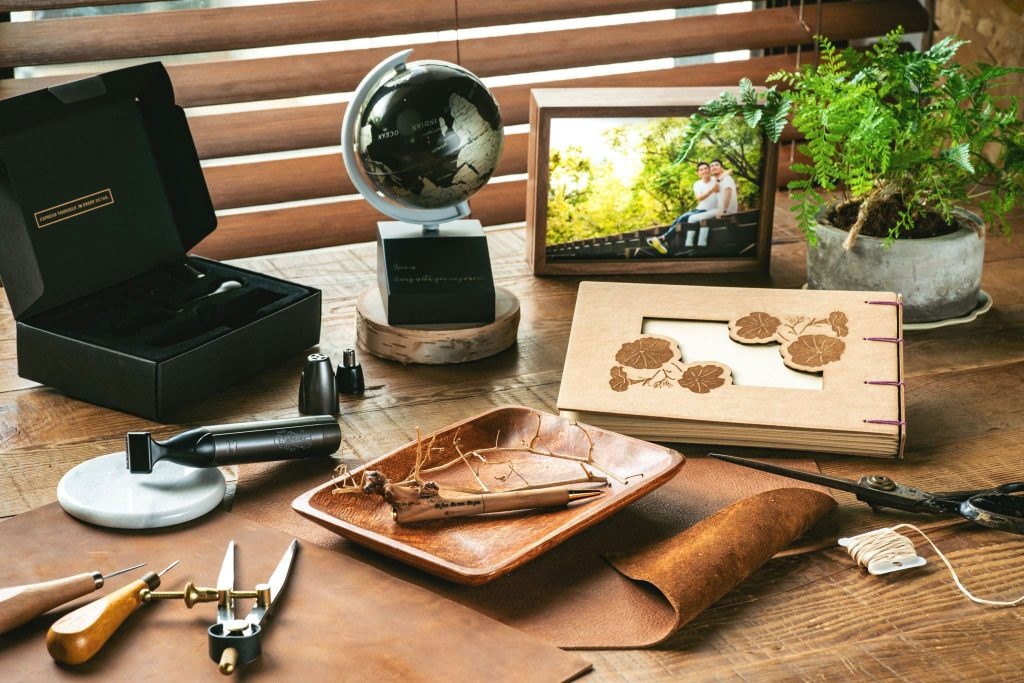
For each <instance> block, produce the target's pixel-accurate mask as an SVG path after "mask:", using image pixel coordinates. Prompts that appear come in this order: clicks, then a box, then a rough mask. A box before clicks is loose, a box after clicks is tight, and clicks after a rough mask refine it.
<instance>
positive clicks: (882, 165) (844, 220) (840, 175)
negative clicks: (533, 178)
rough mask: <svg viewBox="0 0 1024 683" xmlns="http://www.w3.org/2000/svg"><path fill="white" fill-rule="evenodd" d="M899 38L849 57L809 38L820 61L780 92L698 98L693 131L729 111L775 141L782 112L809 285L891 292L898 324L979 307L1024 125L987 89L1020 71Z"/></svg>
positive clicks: (1004, 226)
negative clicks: (795, 148)
mask: <svg viewBox="0 0 1024 683" xmlns="http://www.w3.org/2000/svg"><path fill="white" fill-rule="evenodd" d="M901 38H902V30H900V29H897V30H895V31H893V32H891V33H889V34H888V35H887V36H885V37H884V38H883V39H882V40H880V41H879V42H878V43H877V44H876V45H874V46H873V47H872V48H870V49H868V50H866V51H864V52H859V51H856V50H853V49H846V50H842V51H840V50H838V49H836V48H835V47H834V46H833V45H832V43H831V42H830V41H829V40H828V39H826V38H821V37H819V38H818V39H817V40H818V42H819V44H820V46H821V51H820V59H819V61H818V64H817V65H816V66H813V65H807V66H805V67H803V69H802V70H800V71H795V72H788V71H782V72H779V73H776V74H774V75H773V76H771V77H770V80H773V81H778V82H780V83H782V84H784V85H785V86H786V89H785V90H782V91H776V90H775V88H774V87H773V88H770V89H769V90H768V91H764V92H761V93H756V92H754V89H753V88H752V87H751V86H749V83H748V84H746V86H744V87H741V94H740V97H739V98H736V97H733V96H731V95H728V94H726V95H723V96H722V97H720V98H719V99H718V100H715V101H714V102H712V103H709V104H708V105H706V106H705V107H704V108H703V109H702V113H701V114H700V115H697V116H694V117H693V119H691V130H690V133H691V135H696V136H699V135H700V134H702V129H703V128H704V126H708V127H712V126H714V125H716V124H717V122H719V121H721V120H722V119H723V118H725V117H730V116H736V115H737V114H739V115H742V116H743V118H744V120H746V121H747V123H748V124H749V125H759V126H762V127H763V128H764V130H765V131H766V133H767V134H768V135H769V136H770V137H772V138H773V139H775V140H777V139H778V136H779V133H780V132H781V126H780V122H782V121H784V120H785V118H786V116H787V115H791V116H792V122H793V125H794V127H795V128H796V129H797V130H799V131H800V132H801V133H802V134H803V136H804V138H805V142H804V143H803V144H802V145H801V146H800V147H799V149H800V151H801V152H803V153H804V154H805V155H806V156H807V157H808V161H807V163H797V164H794V165H793V167H792V168H793V170H795V171H796V172H798V173H799V174H801V175H802V177H801V178H799V179H797V180H794V181H792V182H791V183H790V185H789V187H790V190H792V197H793V211H794V213H795V214H796V218H797V223H798V225H799V226H800V228H801V229H802V230H803V232H804V234H805V235H806V236H807V239H808V242H809V248H808V256H807V262H808V284H809V286H810V287H812V288H815V289H847V290H886V291H896V292H901V293H902V294H903V295H904V319H905V320H906V321H907V322H927V321H935V320H942V319H947V318H952V317H956V316H962V315H964V314H966V313H968V312H969V311H971V310H972V309H973V308H974V307H975V306H976V305H977V304H978V294H979V289H980V284H981V268H982V262H983V260H984V238H985V232H986V224H987V225H988V227H989V228H990V229H993V230H996V231H999V232H1001V233H1004V234H1009V232H1010V226H1009V224H1008V223H1007V222H1006V214H1007V213H1008V212H1009V211H1010V210H1012V209H1013V207H1014V206H1015V205H1016V203H1017V202H1018V200H1019V199H1020V198H1021V196H1022V193H1024V125H1022V123H1021V121H1020V119H1019V118H1018V100H1017V98H1015V97H1010V96H1001V95H998V94H996V93H995V92H993V89H994V88H995V87H996V86H998V85H999V84H1000V83H1001V82H1002V81H1003V79H1004V78H1005V77H1006V76H1007V75H1009V74H1011V73H1017V72H1021V71H1022V69H1020V68H1015V67H1001V66H993V65H988V64H980V63H979V64H977V65H975V66H973V67H965V66H962V65H960V64H957V63H955V62H953V61H952V60H953V56H954V55H955V54H956V52H957V50H958V49H959V48H960V46H962V45H963V44H964V42H965V41H962V40H959V39H956V38H954V37H949V38H946V39H944V40H942V41H940V42H938V43H936V44H935V45H934V46H933V47H931V48H930V49H929V50H927V51H924V52H918V51H904V50H902V49H901V48H900V41H901ZM745 91H748V92H750V93H751V94H749V95H746V96H744V94H743V93H744V92H745ZM965 206H972V207H975V208H977V210H978V211H979V212H980V213H981V216H982V217H979V216H977V215H975V214H974V213H972V212H970V211H968V210H967V209H966V208H964V207H965Z"/></svg>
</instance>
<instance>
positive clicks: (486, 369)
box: [0, 193, 1024, 681]
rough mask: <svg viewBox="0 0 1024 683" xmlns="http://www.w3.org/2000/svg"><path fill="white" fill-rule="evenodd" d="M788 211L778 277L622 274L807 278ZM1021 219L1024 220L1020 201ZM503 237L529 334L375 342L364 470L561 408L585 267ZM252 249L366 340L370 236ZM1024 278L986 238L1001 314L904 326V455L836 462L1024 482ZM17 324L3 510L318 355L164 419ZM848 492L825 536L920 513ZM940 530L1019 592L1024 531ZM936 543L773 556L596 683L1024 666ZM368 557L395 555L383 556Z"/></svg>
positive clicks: (6, 393)
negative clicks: (876, 506)
mask: <svg viewBox="0 0 1024 683" xmlns="http://www.w3.org/2000/svg"><path fill="white" fill-rule="evenodd" d="M788 207H789V199H788V197H787V196H786V195H785V194H784V193H780V194H779V195H777V197H776V209H775V229H774V233H773V242H774V244H773V248H772V263H771V271H770V274H768V275H764V276H759V275H753V274H746V275H721V274H704V275H675V276H654V275H644V276H635V277H618V278H612V279H617V280H622V279H627V280H631V281H643V282H655V283H684V284H698V285H715V284H718V285H730V286H761V287H765V286H771V287H786V288H794V287H799V286H800V285H802V284H803V283H804V281H805V280H806V276H805V265H804V263H805V261H804V259H805V251H806V248H807V247H806V244H805V243H804V241H803V239H802V238H801V237H800V236H799V232H798V231H797V229H796V227H795V224H794V221H793V218H792V215H791V214H790V213H789V211H788ZM1010 220H1011V222H1013V223H1015V224H1019V223H1020V222H1021V221H1022V220H1024V213H1021V212H1018V213H1016V214H1014V215H1013V216H1011V218H1010ZM488 242H489V247H490V252H491V259H492V267H493V271H494V276H495V280H496V282H497V284H499V285H500V286H503V287H507V288H508V289H510V290H511V291H513V292H514V293H515V294H516V296H517V297H519V299H520V301H521V302H522V314H523V315H522V321H521V323H520V331H519V339H518V343H517V345H516V347H515V348H514V350H509V351H508V352H505V353H502V354H499V355H497V356H494V357H492V358H488V359H485V360H482V361H478V362H476V363H470V364H467V365H462V366H448V367H437V368H433V367H416V368H412V367H407V366H403V365H401V364H399V363H394V362H390V361H383V360H379V359H375V358H372V357H367V356H363V357H361V358H360V362H361V363H362V365H363V367H364V371H365V374H366V383H367V386H368V390H367V393H366V395H365V396H364V397H362V398H352V397H345V398H343V399H342V413H343V416H344V417H343V425H344V428H343V435H344V442H343V444H342V450H341V454H342V457H343V459H344V461H345V462H347V463H349V464H351V465H353V466H356V465H359V464H362V463H365V462H368V461H369V460H372V459H373V458H376V457H379V456H380V455H382V454H384V453H387V452H389V451H390V450H392V449H393V448H395V447H397V446H399V445H401V444H403V443H406V442H408V441H410V440H412V439H413V438H415V432H414V428H415V427H416V426H419V427H421V429H423V431H425V432H426V431H430V430H433V429H437V428H440V427H443V426H445V425H447V424H450V423H452V422H455V421H457V420H460V419H464V418H465V417H467V416H470V415H474V414H476V413H480V412H483V411H485V410H487V409H488V408H490V407H494V406H499V405H508V404H522V405H527V406H531V407H534V408H537V409H539V410H545V411H549V412H550V411H552V410H553V408H554V401H555V397H556V396H557V393H558V384H559V379H560V376H561V370H562V363H563V360H564V353H565V348H566V344H567V342H568V336H569V326H570V321H571V316H572V311H573V307H574V303H575V296H576V287H577V285H578V283H579V281H580V278H575V277H549V278H536V277H533V276H531V275H530V274H529V273H528V270H527V265H526V260H525V254H526V245H525V240H524V236H523V231H522V229H497V230H490V231H489V232H488ZM239 265H241V266H242V267H246V268H251V269H253V270H256V271H260V272H265V273H268V274H271V275H275V276H278V277H284V278H288V279H293V280H296V281H299V282H302V283H303V284H307V285H310V286H315V287H319V288H321V289H322V290H323V292H324V304H323V333H322V335H321V344H320V350H321V351H322V352H324V353H327V354H329V355H331V356H332V357H337V358H340V356H341V352H342V350H343V349H345V348H350V347H352V346H353V344H354V340H355V300H356V297H357V296H358V294H359V293H360V292H361V291H363V290H364V289H366V288H367V287H369V286H371V285H372V284H373V283H374V281H375V269H376V259H375V252H374V247H373V245H369V244H361V245H351V246H346V247H335V248H330V249H322V250H315V251H306V252H296V253H288V254H279V255H274V256H260V257H254V258H248V259H244V260H242V261H240V262H239ZM588 279H595V278H588ZM1022 283H1024V244H1022V243H1021V241H1020V240H1019V239H1015V240H1013V241H1012V242H1007V241H1006V240H1002V239H989V241H988V245H987V248H986V264H985V272H984V276H983V280H982V287H983V289H985V290H986V291H988V292H989V293H990V294H992V296H993V298H994V300H995V306H994V308H993V310H992V311H990V312H989V313H987V314H986V315H984V316H982V317H981V318H979V319H978V320H977V321H976V322H974V323H971V324H969V325H963V326H957V327H948V328H944V329H938V330H928V331H917V332H915V331H908V332H906V333H905V336H906V339H907V342H906V376H907V378H908V380H907V381H908V387H907V408H908V411H909V413H910V415H909V421H910V424H909V437H908V443H907V451H906V455H905V459H904V460H903V461H902V462H898V463H897V462H888V461H886V462H882V461H870V462H867V461H865V460H863V459H856V458H844V457H828V456H825V457H822V458H820V459H819V463H820V465H821V467H822V469H823V470H824V471H826V472H828V473H831V474H836V475H840V476H848V477H859V476H861V475H863V474H872V473H875V472H877V473H879V474H888V475H890V476H892V477H894V478H896V479H897V480H898V481H902V482H905V483H909V484H912V485H917V486H921V487H923V488H926V489H929V490H933V491H937V490H944V489H955V488H967V487H981V486H991V485H993V484H996V483H1002V482H1005V481H1011V480H1019V479H1020V476H1021V471H1022V469H1024V456H1022V454H1021V450H1020V446H1019V444H1020V443H1021V441H1024V392H1022V391H1021V385H1020V382H1021V381H1022V378H1024V284H1022ZM14 330H15V327H14V323H13V321H12V319H11V317H10V313H9V308H8V307H7V304H6V302H3V303H0V516H10V515H14V514H18V513H20V512H23V511H25V510H28V509H30V508H32V507H35V506H38V505H42V504H45V503H49V502H52V501H53V500H55V489H56V485H57V481H58V480H59V478H60V476H61V475H62V474H63V473H64V472H66V471H67V470H68V469H70V468H71V467H72V466H73V465H75V464H76V463H78V462H81V461H83V460H85V459H87V458H90V457H94V456H97V455H101V454H103V453H109V452H113V451H117V450H119V449H120V448H122V447H123V446H122V444H123V440H124V434H125V432H126V431H129V430H142V431H153V432H154V435H155V436H156V437H158V438H163V437H166V436H168V435H170V434H172V433H175V432H176V431H179V430H181V429H183V428H185V427H186V426H192V425H197V424H204V423H211V422H236V421H244V420H251V419H272V418H280V417H287V416H292V415H294V414H295V410H296V406H295V385H296V382H297V379H298V373H299V370H300V369H301V367H302V363H303V361H304V360H305V356H304V355H303V354H299V355H296V356H295V357H294V358H290V359H285V360H283V361H282V362H281V364H280V365H278V366H277V367H274V368H271V369H269V370H267V371H265V372H262V373H260V374H259V375H257V376H255V377H253V378H251V379H249V380H247V381H245V382H242V383H241V384H239V385H237V386H235V387H232V388H230V389H227V390H225V391H222V392H220V393H218V394H217V395H215V396H212V397H210V398H207V399H204V400H203V401H200V402H198V403H197V404H196V405H194V406H192V407H191V408H189V409H188V410H186V411H185V412H183V413H182V414H181V416H180V417H178V420H179V423H178V424H175V425H158V424H155V423H152V422H148V421H146V420H143V419H141V418H136V417H132V416H129V415H125V414H123V413H117V412H114V411H111V410H106V409H103V408H99V407H96V406H91V405H88V404H85V403H81V402H79V401H75V400H72V399H68V398H66V397H64V396H62V395H61V394H60V393H59V392H57V391H55V390H53V389H50V388H45V387H38V386H34V385H32V384H31V383H28V382H25V381H23V380H20V379H18V378H17V372H16V360H15V354H14V333H15V332H14ZM710 446H711V445H710V444H709V447H710ZM741 454H742V453H741ZM746 454H747V455H756V453H755V452H747V453H746ZM284 475H288V476H284ZM240 478H241V481H242V483H243V484H244V486H245V487H246V488H247V489H248V490H249V491H250V492H252V495H250V496H249V497H248V499H243V500H236V503H235V505H236V511H237V512H238V513H240V514H246V512H247V511H251V510H252V509H254V508H258V507H262V506H264V505H265V500H268V499H273V500H280V501H283V502H285V501H289V500H291V499H292V498H294V497H295V496H297V495H299V494H300V493H302V492H303V491H306V490H308V489H309V488H311V487H312V486H315V485H317V484H319V483H325V482H326V476H325V475H324V473H323V472H322V471H321V469H320V468H315V467H313V466H312V464H310V463H305V464H303V463H292V464H291V465H288V467H287V468H285V467H283V466H282V465H280V464H267V465H251V466H243V467H242V468H241V474H240ZM837 498H838V499H839V502H840V505H839V508H838V509H837V510H836V511H835V512H834V513H832V514H831V515H830V516H829V517H827V518H826V520H825V522H826V524H825V526H824V527H823V528H816V529H812V532H811V533H812V534H817V536H815V538H819V539H821V540H822V541H823V542H827V541H830V540H831V539H834V538H835V537H836V536H837V535H839V534H841V533H847V532H856V531H862V530H866V529H868V528H876V527H878V526H880V525H883V524H886V525H888V524H893V523H895V522H897V521H907V520H912V521H918V522H919V521H924V520H922V519H916V520H914V519H913V516H910V515H901V514H898V513H883V514H876V513H873V512H872V511H871V510H870V508H868V507H867V506H866V505H864V504H862V503H859V502H856V501H855V500H853V498H852V496H850V495H849V494H842V493H840V494H837ZM283 505H284V506H283V507H282V508H281V510H280V513H279V515H278V516H277V517H276V522H275V525H279V526H287V527H288V528H289V530H290V531H293V532H295V533H298V534H299V535H300V536H301V537H302V538H303V539H306V540H309V541H311V542H314V543H318V544H321V545H324V546H328V547H333V546H332V544H336V543H337V542H338V539H337V537H336V536H335V535H334V534H333V533H331V532H329V531H326V530H324V529H321V528H320V527H318V526H317V525H315V524H313V523H312V522H309V521H307V520H304V519H301V518H298V517H297V516H296V515H294V514H292V513H290V512H289V511H287V510H286V509H285V507H286V505H285V504H284V503H283ZM929 519H930V518H929ZM934 537H935V540H936V542H937V543H939V545H940V547H942V548H943V550H944V551H948V552H949V554H950V557H951V559H952V561H953V562H954V563H955V564H956V566H957V567H958V568H959V569H961V570H962V571H965V575H964V580H965V582H966V583H967V585H968V587H969V588H971V589H972V590H977V591H978V592H979V593H983V594H985V595H987V596H993V597H1003V598H1010V597H1015V596H1016V595H1019V594H1020V593H1021V592H1022V589H1021V587H1020V586H1021V584H1020V581H1021V579H1020V567H1021V562H1022V560H1024V547H1022V543H1021V539H1020V537H1018V536H1013V535H1010V534H1005V533H1000V532H996V531H989V530H983V529H974V528H970V527H966V528H965V527H958V528H952V529H948V530H943V531H939V532H936V533H935V534H934ZM922 554H923V555H926V556H927V557H928V559H929V565H928V566H926V567H925V568H923V569H921V570H918V571H916V572H914V573H905V574H902V575H894V576H890V577H887V578H881V577H872V576H870V575H868V574H866V573H864V572H863V570H861V569H859V568H857V567H855V566H854V565H853V564H852V562H851V561H850V559H849V558H848V557H847V556H846V555H845V554H844V553H842V552H841V551H839V550H838V549H831V550H823V551H820V552H815V553H811V554H809V555H803V556H797V557H788V558H784V559H778V560H773V561H771V562H769V563H768V564H767V565H766V566H765V567H764V568H763V569H762V570H761V571H759V572H758V573H756V574H754V575H753V576H752V577H751V578H750V579H749V580H747V581H746V582H744V583H743V584H741V585H740V586H739V587H738V588H736V589H735V590H733V591H731V592H730V593H729V594H727V595H726V596H725V597H724V598H722V599H721V600H720V601H719V602H718V603H716V604H715V605H714V606H712V607H711V608H710V609H708V610H707V611H705V612H704V613H703V614H701V615H700V616H699V617H697V618H696V619H695V620H694V621H692V622H690V624H688V625H687V626H686V627H685V628H683V629H682V630H680V631H679V632H678V633H677V634H676V635H675V636H673V638H672V639H670V640H669V641H668V642H666V643H665V644H663V645H662V646H660V647H659V649H657V650H644V651H627V652H621V651H620V652H613V651H591V652H588V653H587V659H589V660H591V661H593V662H594V665H595V669H596V671H595V673H594V674H592V675H591V676H590V678H588V680H591V679H593V680H596V681H621V680H649V681H672V680H679V679H685V680H697V681H703V680H707V681H714V680H723V679H735V678H739V677H744V678H747V679H756V680H834V679H849V678H854V677H859V678H877V679H899V678H903V679H906V680H926V679H927V680H965V679H970V680H981V681H1000V680H1017V679H1019V673H1020V669H1021V666H1022V662H1021V655H1020V653H1021V651H1022V648H1024V629H1022V628H1021V625H1022V619H1021V617H1020V615H1019V610H992V609H987V608H982V607H979V606H976V605H972V604H970V603H968V602H967V601H966V600H965V599H964V598H962V597H961V596H960V595H959V593H957V592H956V590H955V589H954V588H953V587H952V586H951V585H950V582H949V579H948V577H947V576H946V575H945V573H944V571H943V570H942V569H941V566H940V564H939V563H938V562H937V561H933V560H934V556H933V555H932V554H931V553H930V552H929V551H924V550H923V549H922ZM170 559H174V558H173V557H172V558H170ZM367 559H369V560H371V561H373V562H375V564H377V565H378V566H383V567H385V568H388V567H390V566H391V565H388V564H387V561H385V560H381V559H379V558H374V557H372V556H370V555H367Z"/></svg>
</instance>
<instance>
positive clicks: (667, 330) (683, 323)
mask: <svg viewBox="0 0 1024 683" xmlns="http://www.w3.org/2000/svg"><path fill="white" fill-rule="evenodd" d="M641 331H642V332H643V333H644V334H656V335H658V336H661V337H668V338H669V339H673V340H675V342H676V344H678V345H679V348H680V350H681V351H682V354H683V359H682V360H683V362H684V363H696V362H699V361H717V362H719V363H723V364H725V365H728V366H729V368H730V369H731V370H732V381H733V384H736V385H739V386H755V387H778V388H781V389H809V390H818V391H820V390H821V382H822V376H821V373H810V372H800V371H799V370H793V369H792V368H789V367H787V366H786V365H785V364H784V363H783V362H782V355H781V354H780V353H779V345H778V344H776V343H771V344H740V343H738V342H735V341H733V340H732V339H731V338H730V337H729V326H728V324H727V323H724V322H709V321H706V320H667V319H661V318H644V322H643V327H642V328H641Z"/></svg>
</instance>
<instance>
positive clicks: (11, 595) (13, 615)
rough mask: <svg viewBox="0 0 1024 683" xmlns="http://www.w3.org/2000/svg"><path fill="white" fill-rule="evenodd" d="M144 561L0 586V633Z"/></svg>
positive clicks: (83, 593) (87, 592)
mask: <svg viewBox="0 0 1024 683" xmlns="http://www.w3.org/2000/svg"><path fill="white" fill-rule="evenodd" d="M145 564H146V563H145V562H142V563H141V564H137V565H135V566H134V567H127V568H125V569H118V570H117V571H116V572H111V573H110V574H107V575H106V576H104V575H103V574H100V573H99V572H85V573H83V574H75V575H74V576H67V577H64V578H63V579H54V580H53V581H41V582H39V583H28V584H25V585H24V586H12V587H10V588H0V633H7V632H8V631H10V630H11V629H13V628H17V627H19V626H21V625H22V624H24V623H25V622H27V621H31V620H32V619H34V618H35V617H38V616H39V615H40V614H44V613H45V612H48V611H50V610H51V609H53V608H54V607H57V606H58V605H63V604H64V603H65V602H70V601H72V600H74V599H75V598H80V597H82V596H83V595H88V594H89V593H92V592H93V591H97V590H99V589H100V588H103V582H104V581H106V580H107V579H109V578H112V577H114V576H117V575H118V574H124V573H125V572H130V571H131V570H133V569H138V568H139V567H142V566H144V565H145Z"/></svg>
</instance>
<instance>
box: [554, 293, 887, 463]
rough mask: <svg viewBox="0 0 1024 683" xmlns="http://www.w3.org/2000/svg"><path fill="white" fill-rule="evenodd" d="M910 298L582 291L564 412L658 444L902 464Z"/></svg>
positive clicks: (565, 378) (560, 405)
mask: <svg viewBox="0 0 1024 683" xmlns="http://www.w3.org/2000/svg"><path fill="white" fill-rule="evenodd" d="M901 338H902V316H901V301H900V297H899V296H898V295H896V294H892V293H884V292H841V291H817V290H778V289H745V288H733V287H690V286H676V285H648V284H626V283H612V282H584V283H581V284H580V289H579V296H578V298H577V301H576V312H575V314H574V316H573V324H572V332H571V334H570V337H569V347H568V350H567V352H566V361H565V369H564V371H563V373H562V384H561V389H560V391H559V395H558V408H559V410H561V411H563V412H564V413H566V414H568V415H570V416H575V417H576V418H578V419H579V420H580V421H582V422H587V423H590V424H594V425H597V426H601V427H604V428H607V429H611V430H613V431H619V432H623V433H626V434H629V435H631V436H637V437H640V438H646V439H651V440H658V441H688V442H696V443H716V444H732V445H740V446H755V447H766V448H785V449H798V450H812V451H825V452H835V453H849V454H858V455H874V456H879V457H884V456H898V455H900V454H901V452H902V446H903V441H904V436H905V422H904V411H903V382H902V379H903V368H902V365H903V364H902V341H901Z"/></svg>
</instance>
